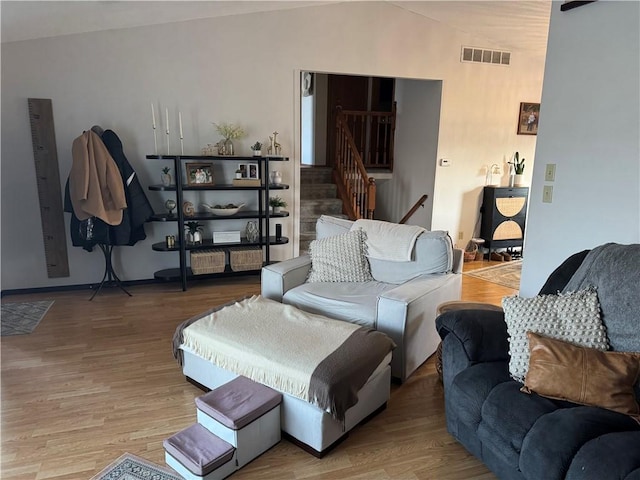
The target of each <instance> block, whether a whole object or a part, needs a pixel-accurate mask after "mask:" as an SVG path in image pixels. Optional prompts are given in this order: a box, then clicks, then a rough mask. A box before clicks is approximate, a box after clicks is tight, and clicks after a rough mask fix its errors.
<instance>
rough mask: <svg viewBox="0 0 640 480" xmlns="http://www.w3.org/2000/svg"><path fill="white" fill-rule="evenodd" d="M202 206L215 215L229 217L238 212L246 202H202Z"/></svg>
mask: <svg viewBox="0 0 640 480" xmlns="http://www.w3.org/2000/svg"><path fill="white" fill-rule="evenodd" d="M200 206H201V207H202V208H204V209H205V210H206V211H207V212H209V213H213V214H214V215H218V216H220V217H229V216H231V215H235V214H236V213H238V212H239V211H240V209H241V208H242V207H244V203H241V204H240V205H235V204H233V203H228V204H226V205H218V204H216V205H209V204H207V203H201V204H200Z"/></svg>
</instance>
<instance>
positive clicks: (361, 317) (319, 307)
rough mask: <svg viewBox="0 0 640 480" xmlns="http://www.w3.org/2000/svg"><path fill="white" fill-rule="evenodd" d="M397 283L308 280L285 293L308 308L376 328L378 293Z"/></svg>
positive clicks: (296, 304)
mask: <svg viewBox="0 0 640 480" xmlns="http://www.w3.org/2000/svg"><path fill="white" fill-rule="evenodd" d="M394 287H395V285H389V284H385V283H381V282H375V281H373V282H363V283H359V282H349V283H305V284H303V285H300V286H298V287H296V288H294V289H292V290H289V291H288V292H287V293H285V294H284V297H283V302H284V303H287V304H289V305H293V306H294V307H297V308H299V309H301V310H304V311H306V312H311V313H317V314H320V315H324V316H326V317H329V318H335V319H338V320H344V321H347V322H351V323H357V324H358V325H362V326H365V327H370V328H375V319H376V307H377V304H378V301H377V298H378V295H380V294H382V293H384V292H386V291H387V290H391V289H392V288H394Z"/></svg>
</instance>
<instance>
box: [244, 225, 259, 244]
mask: <svg viewBox="0 0 640 480" xmlns="http://www.w3.org/2000/svg"><path fill="white" fill-rule="evenodd" d="M259 235H260V231H259V229H258V222H247V228H246V231H245V236H246V237H247V242H250V243H255V242H257V241H258V236H259Z"/></svg>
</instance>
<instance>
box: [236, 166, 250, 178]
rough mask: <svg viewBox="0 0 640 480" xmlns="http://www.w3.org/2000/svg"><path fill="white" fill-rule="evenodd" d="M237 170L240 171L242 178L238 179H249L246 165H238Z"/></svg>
mask: <svg viewBox="0 0 640 480" xmlns="http://www.w3.org/2000/svg"><path fill="white" fill-rule="evenodd" d="M238 170H240V172H241V173H242V176H241V177H240V178H249V168H248V167H247V164H246V163H239V164H238Z"/></svg>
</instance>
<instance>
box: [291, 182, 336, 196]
mask: <svg viewBox="0 0 640 480" xmlns="http://www.w3.org/2000/svg"><path fill="white" fill-rule="evenodd" d="M337 191H338V189H337V187H336V186H335V184H333V183H309V184H302V185H301V186H300V199H302V200H307V199H312V200H313V199H317V198H336V192H337Z"/></svg>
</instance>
